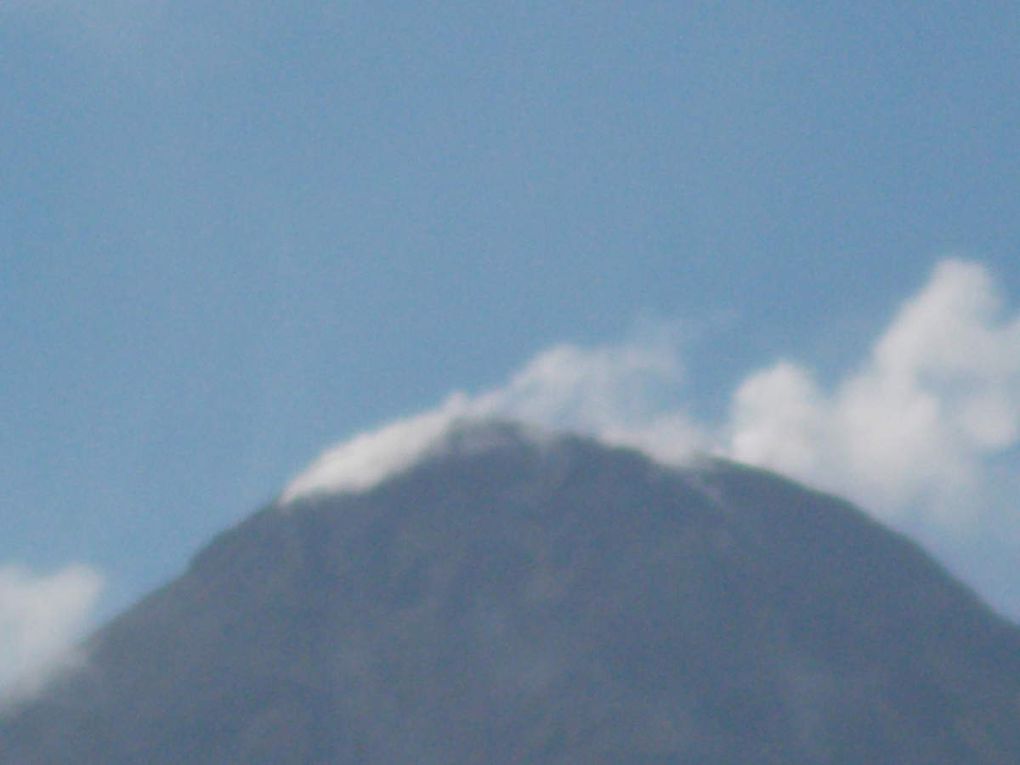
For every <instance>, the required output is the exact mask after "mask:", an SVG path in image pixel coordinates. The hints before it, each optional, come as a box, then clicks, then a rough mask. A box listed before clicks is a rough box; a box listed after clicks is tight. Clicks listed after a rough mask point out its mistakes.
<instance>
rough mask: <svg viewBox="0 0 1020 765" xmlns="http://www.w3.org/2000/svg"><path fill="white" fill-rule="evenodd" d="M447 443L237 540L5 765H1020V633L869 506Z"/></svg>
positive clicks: (481, 444) (586, 446) (145, 620)
mask: <svg viewBox="0 0 1020 765" xmlns="http://www.w3.org/2000/svg"><path fill="white" fill-rule="evenodd" d="M444 439H445V440H444V443H445V444H446V446H445V447H444V448H439V449H429V450H427V451H426V452H422V454H421V455H419V456H417V457H416V458H415V459H413V460H409V461H407V462H406V463H402V469H401V470H399V471H396V472H393V473H392V474H389V475H386V476H381V477H380V478H379V480H377V481H374V482H373V483H372V484H371V485H370V486H366V487H365V488H363V489H361V490H357V491H354V490H348V491H339V492H333V493H330V492H327V491H313V492H301V493H294V494H293V495H292V496H291V497H289V498H287V500H286V502H285V503H281V504H275V505H273V506H270V507H268V508H266V509H264V510H263V511H261V512H259V513H257V514H256V515H254V516H253V517H251V518H250V519H248V520H247V521H245V522H244V523H242V524H240V525H239V526H237V527H236V528H234V529H232V530H230V531H227V532H225V533H224V534H222V535H220V537H218V538H217V539H216V540H214V541H213V542H212V544H210V545H209V546H208V547H207V548H205V549H204V550H203V551H202V552H200V553H199V554H198V555H197V556H196V558H195V559H194V560H193V562H192V564H191V565H190V567H189V569H188V570H187V572H186V573H185V574H184V575H183V576H181V577H180V578H179V579H177V580H176V581H174V582H172V583H170V584H169V585H167V586H166V587H164V588H163V589H161V590H159V591H158V592H156V593H154V594H152V595H151V596H149V597H148V598H147V599H145V600H143V601H142V602H141V603H139V604H138V605H137V606H135V607H134V608H132V609H130V610H129V611H128V612H126V613H125V614H124V615H122V616H121V617H120V618H118V619H117V620H115V621H114V622H112V623H111V624H109V625H108V626H107V627H106V628H104V629H103V630H101V631H100V632H99V633H98V634H96V635H95V636H94V637H93V638H92V640H91V641H90V643H89V644H88V646H87V649H88V655H89V657H90V658H89V662H88V664H87V665H86V666H85V667H84V668H83V669H80V670H79V671H77V672H76V673H75V674H72V675H68V676H66V677H64V678H63V679H61V680H60V681H59V682H57V683H55V684H54V685H52V686H51V687H50V688H49V689H48V690H47V692H46V693H45V694H44V695H43V696H42V697H41V698H39V699H37V700H36V701H35V702H33V703H31V704H29V705H26V706H23V707H22V708H20V709H19V710H17V711H16V712H15V713H13V714H11V715H9V716H8V718H7V719H5V720H3V721H2V722H0V761H2V762H4V763H17V764H18V765H58V764H60V765H63V764H65V763H66V764H68V765H70V764H71V763H74V764H75V765H90V764H92V763H94V764H95V765H120V764H125V765H126V764H127V763H147V765H159V764H161V763H166V764H167V765H169V764H171V763H172V764H173V765H179V763H185V762H187V763H209V764H210V765H212V764H213V763H215V764H216V765H223V764H224V763H237V764H238V765H240V764H242V763H243V764H244V765H256V764H257V763H273V764H274V765H283V764H286V763H295V764H301V765H305V764H308V765H312V764H313V763H314V764H320V763H415V764H416V765H417V764H425V763H442V764H443V765H447V764H450V763H509V762H522V763H523V762H527V763H607V764H608V763H612V764H613V765H616V764H620V763H623V764H631V763H633V764H639V763H640V764H651V763H692V764H694V763H697V764H698V765H738V764H739V765H745V764H746V763H752V762H753V763H756V764H758V765H767V764H770V763H774V764H776V765H778V764H780V763H783V764H784V765H786V764H788V763H804V764H805V765H811V764H813V763H818V764H819V765H821V764H823V763H824V764H832V765H851V764H853V765H859V764H860V763H869V765H880V764H883V763H886V764H888V765H892V764H893V763H895V764H896V765H915V764H916V765H921V764H922V763H924V765H942V764H944V765H960V763H967V764H968V765H986V764H987V765H992V764H995V765H1014V764H1015V763H1017V762H1020V630H1017V629H1016V628H1015V627H1013V626H1012V625H1010V624H1009V623H1007V622H1005V621H1004V620H1002V619H1000V618H998V617H997V616H995V615H994V614H993V613H992V612H991V611H990V610H988V609H987V608H986V607H985V606H983V605H982V604H981V603H980V602H979V601H978V600H977V599H976V598H975V597H974V596H973V595H972V594H971V593H970V592H969V591H968V590H967V589H966V588H964V587H963V586H961V585H959V584H957V583H956V582H955V581H953V580H952V579H951V578H950V577H949V576H947V574H946V573H945V572H944V571H943V570H942V569H941V568H940V567H939V566H938V565H937V564H936V563H934V562H933V561H932V560H931V559H930V558H929V557H928V556H927V555H925V554H924V553H923V552H922V551H921V550H920V549H918V548H917V547H916V546H915V545H913V544H912V543H911V542H909V541H907V540H905V539H904V538H902V537H900V536H898V535H895V534H893V533H891V532H889V531H887V530H885V529H884V528H882V527H880V526H878V525H877V524H876V523H874V522H873V521H871V520H869V519H868V518H867V517H866V516H864V515H863V514H862V513H861V512H860V511H858V510H857V509H855V508H854V507H852V506H851V505H849V504H847V503H845V502H843V501H841V500H838V499H836V498H833V497H831V496H828V495H824V494H820V493H817V492H814V491H810V490H808V489H806V488H804V487H801V486H798V485H796V484H794V483H792V482H790V481H787V480H785V479H782V478H779V477H777V476H775V475H771V474H768V473H765V472H762V471H758V470H752V469H749V468H746V467H741V466H738V465H735V464H732V463H728V462H725V461H712V462H707V463H705V464H703V465H701V466H699V467H697V468H690V469H685V470H678V469H672V468H665V467H662V466H660V465H657V464H655V463H653V462H651V461H649V460H648V459H646V458H645V457H644V456H642V455H640V454H638V453H636V452H632V451H628V450H623V449H613V448H609V447H607V446H605V445H602V444H600V443H597V442H594V441H591V440H587V439H584V438H579V437H572V436H541V437H539V436H536V435H535V434H534V433H529V432H526V431H523V430H522V429H520V428H518V427H517V426H514V425H508V424H491V423H489V424H473V425H462V426H459V427H457V428H455V429H453V430H452V431H451V432H450V433H448V434H447V435H445V436H444Z"/></svg>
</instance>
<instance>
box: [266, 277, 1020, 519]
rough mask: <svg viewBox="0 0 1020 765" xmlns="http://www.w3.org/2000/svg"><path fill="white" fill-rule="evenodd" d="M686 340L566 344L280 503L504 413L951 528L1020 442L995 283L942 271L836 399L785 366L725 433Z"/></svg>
mask: <svg viewBox="0 0 1020 765" xmlns="http://www.w3.org/2000/svg"><path fill="white" fill-rule="evenodd" d="M683 385H684V367H683V364H682V362H681V354H680V350H679V342H678V341H677V338H676V333H674V332H669V331H662V332H658V333H655V334H653V335H652V336H651V337H644V338H641V339H637V340H633V341H630V342H626V343H622V344H618V345H603V346H597V347H592V348H581V347H578V346H574V345H559V346H555V347H553V348H550V349H548V350H545V351H543V352H541V353H539V354H538V355H537V356H535V357H534V358H533V359H532V360H531V361H529V362H528V363H527V364H526V365H525V366H524V367H523V368H522V369H521V370H520V371H519V372H517V373H516V374H515V375H513V376H512V377H511V379H510V380H509V381H508V382H507V383H506V384H505V385H503V386H500V387H497V388H494V389H492V390H488V391H484V392H482V393H480V394H477V395H468V394H466V393H464V392H458V393H455V394H454V395H452V396H451V397H450V398H448V399H447V400H446V401H445V402H444V403H443V404H442V405H441V406H439V407H437V408H436V409H434V410H432V411H429V412H426V413H424V414H421V415H418V416H416V417H412V418H408V419H406V420H401V421H398V422H396V423H393V424H391V425H388V426H386V427H384V428H382V429H381V430H378V431H374V432H371V433H365V434H362V435H359V436H357V437H355V438H354V439H352V440H350V441H348V442H346V443H344V444H341V445H340V446H338V447H335V448H333V449H331V450H329V451H327V452H326V453H325V454H324V455H323V456H322V457H320V459H319V460H318V461H317V462H316V463H315V464H313V465H312V467H311V468H310V469H309V470H308V471H306V472H305V473H304V474H302V475H301V476H299V477H298V478H297V479H296V480H295V481H294V482H293V483H292V484H291V485H290V486H289V487H288V489H287V491H286V492H285V494H284V499H285V500H290V499H294V498H296V497H298V496H301V495H302V494H306V493H312V492H315V491H344V490H350V491H357V490H364V489H367V488H371V486H373V485H375V484H376V483H377V482H378V481H380V480H382V479H383V478H385V477H386V476H388V475H390V474H392V473H393V472H396V471H398V470H401V469H404V468H406V467H407V466H408V465H410V464H413V462H414V461H415V460H416V459H417V458H418V457H419V456H420V454H421V453H422V452H424V451H425V450H427V448H428V447H429V445H430V444H431V443H433V442H434V441H435V440H436V438H437V437H438V436H439V435H440V434H441V433H442V432H444V430H445V429H446V428H447V427H448V426H449V424H450V423H451V422H452V421H454V420H456V419H458V418H463V417H485V416H493V417H504V418H511V419H517V420H520V421H523V422H525V423H532V424H536V425H539V426H542V427H545V428H552V429H560V430H571V431H577V432H582V433H588V434H591V435H594V436H597V437H598V438H601V439H603V440H605V441H607V442H610V443H613V444H623V445H628V446H633V447H637V448H639V449H642V450H643V451H645V452H647V453H649V454H650V455H652V456H653V457H655V458H656V459H658V460H660V461H662V462H666V463H669V464H682V463H684V462H686V461H688V460H689V458H690V456H691V455H692V454H694V453H696V452H699V451H700V452H709V453H713V454H717V455H721V456H726V457H730V458H733V459H736V460H738V461H741V462H745V463H749V464H752V465H758V466H762V467H766V468H770V469H774V470H777V471H780V472H783V473H786V474H788V475H791V476H793V477H796V478H799V479H801V480H804V481H807V482H810V483H812V484H815V485H818V486H821V487H824V488H827V489H831V490H834V491H838V492H840V493H843V494H846V495H848V496H850V497H852V498H853V499H855V500H857V501H859V502H861V503H862V504H864V505H865V506H867V507H869V508H870V509H871V510H872V511H873V512H875V513H878V514H880V515H883V516H886V517H895V516H896V515H897V514H899V513H902V512H905V511H906V510H907V509H910V508H913V509H915V510H916V509H917V508H919V507H921V506H922V505H923V507H924V508H926V509H927V511H928V512H930V513H932V514H939V515H940V516H941V517H942V519H943V520H945V521H948V522H952V521H953V518H954V516H955V517H957V518H958V517H959V516H960V514H961V513H962V512H964V510H965V507H966V505H967V504H968V503H970V504H972V502H971V500H972V499H973V497H974V492H975V491H977V490H978V489H979V488H980V486H981V483H982V481H983V480H984V479H985V478H986V476H985V473H984V469H983V467H984V465H985V464H986V463H987V461H988V460H990V459H992V458H994V457H995V456H996V455H999V454H1003V453H1006V452H1008V451H1009V450H1011V449H1014V448H1016V447H1017V446H1018V444H1020V315H1018V314H1016V313H1013V314H1007V312H1006V310H1005V305H1004V302H1003V299H1002V297H1001V296H1000V295H999V294H998V292H997V290H996V288H995V285H994V283H993V281H992V279H991V276H990V275H989V274H988V272H987V271H986V270H985V269H984V268H983V267H982V266H980V265H978V264H975V263H971V262H966V261H962V260H947V261H943V262H942V263H940V264H939V265H938V266H937V268H936V269H935V270H934V272H933V274H932V275H931V278H930V279H929V281H928V283H927V284H926V285H925V286H924V287H923V289H921V290H920V292H919V293H918V294H916V295H914V296H913V297H911V298H910V299H908V300H907V301H905V302H904V303H903V305H902V306H901V307H900V309H899V311H898V312H897V313H896V314H895V316H894V317H893V319H892V321H891V322H890V324H889V326H888V327H887V328H886V330H885V331H884V332H883V333H882V334H881V335H880V336H879V337H878V338H877V339H876V340H875V342H874V343H873V345H872V347H871V350H870V352H869V354H868V355H867V357H866V358H865V359H863V360H862V361H861V362H860V363H859V364H857V365H856V366H855V367H853V369H852V371H851V372H850V373H848V374H847V375H845V376H844V377H843V379H841V380H839V381H838V382H837V383H836V384H835V385H834V386H832V387H831V388H829V389H826V388H823V387H822V386H821V385H820V384H819V383H818V382H817V380H816V376H815V374H814V372H813V371H812V370H811V368H810V367H809V366H807V365H805V364H802V363H798V362H794V361H779V362H777V363H775V364H774V365H772V366H770V367H767V368H765V369H761V370H757V371H753V372H751V373H750V374H748V375H747V376H746V377H745V378H744V379H743V380H742V381H741V382H739V384H737V385H736V386H735V389H734V392H733V394H732V397H731V402H730V407H729V414H728V416H727V417H726V418H724V421H722V422H706V421H699V420H698V418H697V417H696V416H694V415H692V413H691V412H690V411H689V410H688V408H686V407H684V406H683V405H682V403H679V404H678V402H682V401H683Z"/></svg>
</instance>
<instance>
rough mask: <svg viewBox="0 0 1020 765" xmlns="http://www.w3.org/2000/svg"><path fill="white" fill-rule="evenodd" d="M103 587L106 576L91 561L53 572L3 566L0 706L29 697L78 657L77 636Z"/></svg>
mask: <svg viewBox="0 0 1020 765" xmlns="http://www.w3.org/2000/svg"><path fill="white" fill-rule="evenodd" d="M102 588H103V578H102V576H101V575H100V574H99V573H97V572H96V571H95V570H93V569H91V568H89V567H87V566H82V565H72V566H68V567H66V568H63V569H61V570H60V571H57V572H55V573H53V574H49V575H45V574H42V575H37V574H33V573H32V572H30V571H28V570H26V569H24V568H22V567H20V566H10V565H9V566H3V567H0V706H2V705H3V704H7V703H10V702H12V701H17V700H20V699H23V698H26V697H30V696H31V695H33V694H34V693H36V692H37V691H38V690H39V689H40V688H41V687H42V685H43V684H44V683H45V682H46V681H47V680H49V679H50V678H51V677H52V676H53V674H54V673H55V672H58V671H60V670H61V669H63V668H66V667H69V666H73V665H74V664H76V663H77V662H78V661H80V659H81V657H80V656H79V655H78V654H77V653H76V652H75V650H74V645H75V641H76V640H77V639H78V638H79V637H80V636H81V633H82V630H83V629H84V627H85V626H86V624H87V622H88V620H89V617H90V616H91V614H92V610H93V608H94V606H95V604H96V601H97V600H98V598H99V594H100V592H101V590H102Z"/></svg>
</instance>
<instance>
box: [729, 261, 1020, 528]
mask: <svg viewBox="0 0 1020 765" xmlns="http://www.w3.org/2000/svg"><path fill="white" fill-rule="evenodd" d="M1018 443H1020V315H1016V314H1014V315H1005V311H1004V307H1003V302H1002V299H1001V297H1000V296H999V294H998V293H997V291H996V289H995V287H994V284H993V283H992V280H991V277H990V275H989V274H988V272H987V271H986V270H985V269H984V268H983V267H981V266H980V265H977V264H974V263H968V262H964V261H959V260H948V261H944V262H943V263H941V264H940V265H939V266H938V267H937V268H936V270H935V272H934V274H933V275H932V277H931V279H930V280H929V282H928V284H927V285H926V286H925V287H924V288H923V289H922V290H921V292H920V293H919V294H917V295H915V296H914V297H912V298H911V299H909V300H908V301H906V303H904V305H903V306H902V307H901V309H900V311H899V312H898V313H897V315H896V316H895V317H894V319H893V321H892V323H891V324H890V326H889V327H888V329H887V330H886V331H885V332H884V333H883V334H882V336H881V337H879V338H878V340H877V342H876V343H875V344H874V346H873V348H872V350H871V353H870V354H869V356H868V358H867V359H866V360H865V362H864V363H863V365H861V366H860V367H859V368H858V370H857V371H855V372H854V373H852V374H850V375H848V376H847V377H846V378H845V379H843V380H842V381H840V382H839V383H838V384H837V385H835V386H834V387H833V389H832V390H830V391H825V390H822V389H821V388H820V386H819V385H818V384H817V383H815V382H814V380H813V379H812V376H811V373H810V372H809V371H808V370H807V369H806V368H804V367H802V366H798V365H795V364H788V363H784V364H779V365H776V366H774V367H771V368H769V369H766V370H764V371H761V372H758V373H755V374H753V375H751V376H750V377H749V378H748V379H747V380H746V381H745V382H744V383H743V384H742V385H740V387H739V388H738V390H737V393H736V395H735V396H734V399H733V405H732V413H731V417H730V422H729V423H728V425H727V430H726V433H725V437H724V440H723V443H722V445H721V448H722V450H723V451H724V452H725V453H727V454H729V455H732V456H733V457H735V458H736V459H739V460H743V461H746V462H750V463H753V464H757V465H762V466H765V467H770V468H774V469H777V470H780V471H783V472H786V473H789V474H791V475H794V476H796V477H798V478H802V479H805V480H809V481H812V482H815V483H818V484H821V485H822V486H825V487H827V488H830V489H834V490H837V491H840V492H842V493H845V494H848V495H849V496H851V497H853V498H854V499H857V500H858V501H860V502H862V503H863V504H865V505H866V506H867V507H869V508H871V509H872V510H874V511H876V512H878V513H880V514H882V515H886V516H895V515H896V514H898V513H900V512H903V511H905V510H907V509H910V510H911V511H913V512H920V511H921V510H922V508H926V509H927V510H928V511H930V512H931V513H937V514H939V515H940V516H941V520H942V521H949V522H955V521H960V520H965V518H964V517H963V516H965V515H966V514H967V513H968V512H970V511H972V510H973V505H974V503H973V502H972V501H971V500H972V499H973V496H974V492H975V491H977V490H978V488H979V486H980V484H981V483H982V481H981V479H982V477H983V472H984V471H983V465H984V463H985V462H986V461H987V460H988V459H990V458H992V457H994V456H995V455H997V454H1000V453H1002V452H1004V451H1005V450H1007V449H1010V448H1012V447H1014V446H1016V445H1017V444H1018Z"/></svg>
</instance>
